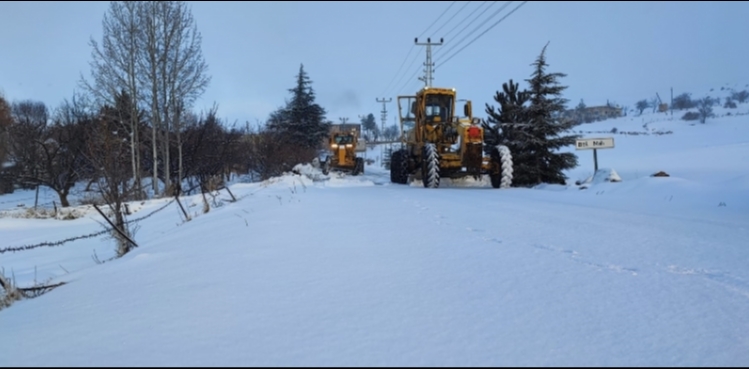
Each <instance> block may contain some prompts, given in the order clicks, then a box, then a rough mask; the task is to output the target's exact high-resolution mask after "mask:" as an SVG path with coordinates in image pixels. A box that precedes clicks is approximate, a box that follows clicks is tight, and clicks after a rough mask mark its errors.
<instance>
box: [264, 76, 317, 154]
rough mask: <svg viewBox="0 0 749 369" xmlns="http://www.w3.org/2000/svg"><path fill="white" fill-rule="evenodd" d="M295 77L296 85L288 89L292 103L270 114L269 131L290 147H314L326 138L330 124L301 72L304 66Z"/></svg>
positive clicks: (308, 81)
mask: <svg viewBox="0 0 749 369" xmlns="http://www.w3.org/2000/svg"><path fill="white" fill-rule="evenodd" d="M296 78H297V83H296V86H295V87H294V88H291V89H289V92H291V95H292V96H291V100H290V101H288V102H287V103H286V106H285V107H283V108H280V109H278V110H277V111H275V112H273V113H272V114H271V117H270V119H269V120H268V128H269V129H270V130H272V131H276V132H277V133H279V134H281V137H284V138H285V141H287V142H288V143H290V144H294V145H299V146H301V147H302V148H317V147H319V146H320V144H321V143H322V142H323V139H324V138H325V137H327V136H328V132H329V131H330V122H328V121H327V120H326V118H325V114H326V111H325V109H324V108H322V107H321V106H320V105H318V104H317V103H315V92H314V90H313V89H312V86H311V85H312V81H311V80H310V79H309V76H307V73H306V72H305V71H304V65H303V64H302V65H301V66H300V67H299V74H297V76H296Z"/></svg>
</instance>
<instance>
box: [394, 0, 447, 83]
mask: <svg viewBox="0 0 749 369" xmlns="http://www.w3.org/2000/svg"><path fill="white" fill-rule="evenodd" d="M455 3H457V1H453V2H452V3H451V4H450V5H449V6H448V7H447V8H446V9H445V10H443V11H442V14H440V15H439V17H437V19H435V20H434V22H432V24H430V25H429V27H427V28H426V29H425V30H424V32H422V33H421V35H420V36H419V37H422V36H423V35H424V34H425V33H427V31H429V29H430V28H432V26H434V25H435V24H436V23H437V22H438V21H439V20H440V18H442V17H443V16H444V15H445V14H447V12H448V10H450V8H452V6H453V5H455ZM440 28H441V27H440ZM414 49H416V45H411V49H409V50H408V54H406V57H405V58H404V59H403V62H401V65H400V67H398V71H397V72H395V75H394V76H393V78H392V79H391V80H390V83H388V85H387V87H386V88H385V90H384V91H383V92H382V93H381V94H380V96H384V95H385V92H388V89H389V88H390V86H392V85H393V82H394V81H395V80H396V78H398V75H399V73H400V71H401V69H403V66H404V65H405V64H406V60H408V57H409V56H411V53H412V52H413V51H414ZM417 55H418V54H417ZM415 60H416V59H415V58H414V60H413V61H411V65H413V62H414V61H415ZM402 79H403V77H401V80H402ZM398 82H400V80H399V81H398Z"/></svg>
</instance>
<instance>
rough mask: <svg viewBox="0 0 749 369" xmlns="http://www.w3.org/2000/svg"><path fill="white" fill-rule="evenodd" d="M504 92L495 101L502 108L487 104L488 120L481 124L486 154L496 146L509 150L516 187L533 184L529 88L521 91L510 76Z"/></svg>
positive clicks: (513, 183)
mask: <svg viewBox="0 0 749 369" xmlns="http://www.w3.org/2000/svg"><path fill="white" fill-rule="evenodd" d="M502 90H503V91H502V92H500V91H497V93H496V94H495V95H494V101H496V102H497V103H498V104H499V109H498V110H497V109H495V107H493V106H490V105H489V104H486V113H487V114H488V118H487V122H484V123H482V125H483V127H484V130H485V134H484V142H485V143H486V145H485V147H484V149H485V152H486V154H487V155H489V154H490V153H491V150H492V149H493V148H494V147H495V146H497V145H505V146H507V148H509V149H510V152H511V153H512V160H513V171H514V178H513V180H512V185H513V186H527V185H530V184H532V183H533V178H531V177H530V176H529V175H528V173H531V172H533V169H532V168H529V166H531V165H534V164H535V163H534V161H533V160H532V159H533V157H532V156H531V155H530V152H529V151H528V149H527V148H526V147H525V142H526V141H527V139H526V137H525V136H527V134H528V133H527V131H528V130H527V128H528V106H526V104H527V103H528V101H529V100H530V95H529V92H528V91H527V90H523V91H520V89H519V84H518V83H515V82H513V80H512V79H511V80H510V81H509V82H508V83H504V84H502Z"/></svg>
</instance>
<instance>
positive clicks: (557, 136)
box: [524, 43, 580, 184]
mask: <svg viewBox="0 0 749 369" xmlns="http://www.w3.org/2000/svg"><path fill="white" fill-rule="evenodd" d="M548 45H549V44H548V43H547V44H546V46H544V48H543V49H542V50H541V54H540V55H539V56H538V58H537V59H536V61H535V62H534V63H533V64H531V65H532V66H534V68H535V70H534V71H533V73H532V74H531V78H530V79H527V80H526V81H527V82H528V83H529V84H530V88H529V93H530V106H529V107H528V118H529V121H530V123H531V125H530V129H529V131H528V133H529V134H528V135H524V137H525V138H526V139H527V145H526V147H527V148H528V149H529V151H530V153H532V155H533V162H534V164H535V165H532V166H529V168H532V169H533V171H532V172H531V173H528V174H529V175H530V176H531V177H532V178H534V179H535V180H534V184H540V183H554V184H565V183H566V179H567V177H566V176H565V175H564V173H563V171H564V170H566V169H571V168H574V167H576V166H577V155H575V154H574V153H559V152H555V151H556V150H558V149H560V148H562V147H564V146H569V145H574V144H575V139H576V138H578V136H576V135H567V136H562V134H564V133H565V132H568V131H569V130H571V129H572V128H573V127H575V126H577V125H579V124H580V122H576V121H575V120H571V119H564V118H563V115H562V113H563V112H564V111H565V105H566V103H567V101H568V100H567V99H565V98H563V97H561V96H562V91H564V90H565V89H566V88H567V86H562V85H560V84H559V82H558V79H559V78H563V77H566V76H567V75H566V74H564V73H547V72H546V67H547V66H548V64H547V63H546V57H545V53H546V47H547V46H548Z"/></svg>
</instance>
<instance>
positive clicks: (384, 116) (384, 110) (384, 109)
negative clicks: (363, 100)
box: [376, 97, 393, 134]
mask: <svg viewBox="0 0 749 369" xmlns="http://www.w3.org/2000/svg"><path fill="white" fill-rule="evenodd" d="M376 100H377V102H378V103H382V111H381V112H380V114H381V115H380V119H382V129H381V130H380V134H383V133H385V123H386V122H387V120H388V108H387V103H389V102H391V101H393V99H392V98H390V99H387V100H385V98H384V97H383V98H382V100H380V99H379V98H377V99H376Z"/></svg>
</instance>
